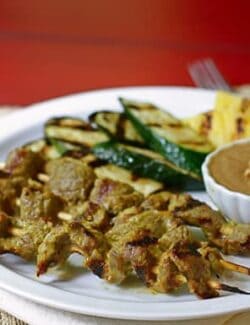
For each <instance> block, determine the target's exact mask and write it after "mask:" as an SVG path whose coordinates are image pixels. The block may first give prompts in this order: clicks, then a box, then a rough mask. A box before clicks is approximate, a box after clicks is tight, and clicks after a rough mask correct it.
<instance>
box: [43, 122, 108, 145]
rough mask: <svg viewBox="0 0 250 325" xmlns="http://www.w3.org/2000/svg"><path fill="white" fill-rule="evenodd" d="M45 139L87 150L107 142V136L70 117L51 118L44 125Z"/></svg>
mask: <svg viewBox="0 0 250 325" xmlns="http://www.w3.org/2000/svg"><path fill="white" fill-rule="evenodd" d="M44 133H45V137H46V138H48V139H57V140H60V141H62V142H65V143H66V142H67V143H71V144H72V145H73V146H79V145H80V146H81V147H82V149H83V150H84V148H85V149H86V150H87V149H88V148H91V147H92V146H93V145H95V144H96V143H99V142H103V141H107V140H108V139H109V138H108V136H107V135H106V134H105V133H104V132H102V131H99V130H96V129H94V128H93V127H91V125H90V124H89V123H87V122H85V121H84V120H80V119H74V118H72V117H60V118H53V119H51V120H49V121H48V122H47V123H46V124H45V128H44Z"/></svg>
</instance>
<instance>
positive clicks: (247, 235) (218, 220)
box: [142, 192, 250, 254]
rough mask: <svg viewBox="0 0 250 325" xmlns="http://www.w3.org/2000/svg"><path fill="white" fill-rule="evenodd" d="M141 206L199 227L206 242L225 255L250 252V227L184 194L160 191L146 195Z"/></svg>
mask: <svg viewBox="0 0 250 325" xmlns="http://www.w3.org/2000/svg"><path fill="white" fill-rule="evenodd" d="M142 207H143V208H144V209H149V208H158V209H159V210H167V211H169V212H171V213H173V214H174V216H176V217H177V218H181V219H182V220H183V221H184V222H185V223H186V224H189V225H192V226H196V227H200V228H201V229H202V230H203V231H204V233H205V235H206V237H207V238H208V240H209V242H210V243H211V244H213V245H215V246H216V247H218V248H220V249H221V250H222V252H223V253H225V254H249V253H250V226H249V225H247V224H236V223H233V222H228V221H226V220H225V218H224V217H223V215H222V214H221V213H220V212H218V211H215V210H213V209H212V208H210V207H209V206H208V205H207V204H205V203H203V202H200V201H198V200H195V199H193V198H192V197H191V196H190V195H188V194H173V193H170V192H160V193H156V194H152V195H151V196H149V197H148V198H147V199H146V200H145V201H144V202H143V204H142Z"/></svg>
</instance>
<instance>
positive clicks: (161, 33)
mask: <svg viewBox="0 0 250 325" xmlns="http://www.w3.org/2000/svg"><path fill="white" fill-rule="evenodd" d="M248 3H249V1H242V0H241V1H229V0H228V1H202V0H127V1H122V0H105V1H104V0H91V1H90V0H89V1H84V0H72V1H69V0H53V1H51V0H43V1H41V0H35V1H34V0H21V1H20V0H19V1H18V0H1V1H0V104H28V103H31V102H35V101H39V100H42V99H46V98H50V97H55V96H60V95H63V94H68V93H71V92H78V91H83V90H87V89H93V88H99V87H111V86H122V85H146V84H151V85H152V84H166V85H169V84H175V85H192V81H191V80H190V77H189V76H188V73H187V69H186V66H187V64H188V63H189V62H191V61H193V60H195V59H198V58H202V57H207V56H210V57H212V58H213V59H214V60H215V62H216V63H217V64H218V66H219V68H220V69H221V71H222V72H223V74H224V75H225V77H226V78H227V79H228V81H229V82H231V83H232V84H240V83H246V82H248V81H250V80H249V79H250V27H249V25H250V24H249V20H250V4H248Z"/></svg>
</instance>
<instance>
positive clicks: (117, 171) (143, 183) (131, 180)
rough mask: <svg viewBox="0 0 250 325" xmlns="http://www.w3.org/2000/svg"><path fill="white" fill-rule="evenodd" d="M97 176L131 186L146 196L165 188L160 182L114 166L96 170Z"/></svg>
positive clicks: (110, 165)
mask: <svg viewBox="0 0 250 325" xmlns="http://www.w3.org/2000/svg"><path fill="white" fill-rule="evenodd" d="M95 174H96V176H97V177H99V178H110V179H112V180H114V181H119V182H123V183H126V184H129V185H130V186H132V187H133V188H134V189H135V190H136V191H138V192H141V193H142V194H144V195H145V196H147V195H149V194H151V193H154V192H156V191H159V190H162V189H163V188H164V185H163V184H162V183H160V182H157V181H154V180H152V179H148V178H142V177H137V176H136V175H134V174H133V173H131V172H130V171H128V170H126V169H125V168H121V167H118V166H115V165H112V164H108V165H104V166H101V167H97V168H95Z"/></svg>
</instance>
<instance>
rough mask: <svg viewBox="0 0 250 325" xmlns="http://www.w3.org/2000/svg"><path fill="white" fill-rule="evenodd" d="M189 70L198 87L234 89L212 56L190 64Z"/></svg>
mask: <svg viewBox="0 0 250 325" xmlns="http://www.w3.org/2000/svg"><path fill="white" fill-rule="evenodd" d="M188 71H189V74H190V76H191V78H192V80H193V82H194V84H195V85H196V86H198V87H201V88H208V89H222V90H228V91H232V88H231V87H230V85H229V84H228V83H227V82H226V80H225V79H224V77H223V76H222V74H221V73H220V71H219V69H218V68H217V66H216V65H215V63H214V61H213V60H212V59H210V58H207V59H202V60H199V61H195V62H193V63H191V64H189V65H188Z"/></svg>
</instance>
